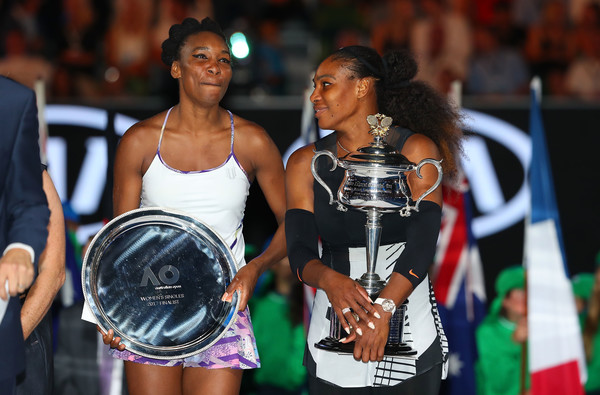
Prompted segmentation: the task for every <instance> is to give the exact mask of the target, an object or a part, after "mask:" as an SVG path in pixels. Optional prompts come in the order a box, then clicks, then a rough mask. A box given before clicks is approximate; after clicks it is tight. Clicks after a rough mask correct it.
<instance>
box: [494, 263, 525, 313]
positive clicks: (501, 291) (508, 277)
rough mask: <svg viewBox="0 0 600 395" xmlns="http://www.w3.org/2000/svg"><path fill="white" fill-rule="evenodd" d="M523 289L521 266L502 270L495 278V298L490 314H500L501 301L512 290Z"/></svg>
mask: <svg viewBox="0 0 600 395" xmlns="http://www.w3.org/2000/svg"><path fill="white" fill-rule="evenodd" d="M515 288H518V289H524V288H525V269H524V268H523V266H510V267H507V268H506V269H503V270H502V271H501V272H500V274H498V277H497V278H496V298H494V301H493V302H492V305H491V307H490V314H494V315H495V314H498V313H500V308H501V307H502V300H503V299H504V297H505V296H506V294H507V293H508V292H509V291H510V290H512V289H515Z"/></svg>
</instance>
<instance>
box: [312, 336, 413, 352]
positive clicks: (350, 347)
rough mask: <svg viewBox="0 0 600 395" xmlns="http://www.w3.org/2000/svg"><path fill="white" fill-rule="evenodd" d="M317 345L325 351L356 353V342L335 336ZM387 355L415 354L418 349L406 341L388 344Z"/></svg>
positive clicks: (386, 347) (386, 346) (316, 345)
mask: <svg viewBox="0 0 600 395" xmlns="http://www.w3.org/2000/svg"><path fill="white" fill-rule="evenodd" d="M315 347H317V348H320V349H322V350H325V351H332V352H337V353H339V354H353V353H354V342H350V343H341V342H340V341H339V340H338V339H334V338H333V337H326V338H324V339H322V340H321V341H319V342H318V343H315ZM384 354H385V355H389V356H396V357H398V356H408V357H410V356H414V355H416V354H417V351H416V350H413V349H412V348H411V347H410V346H409V345H408V344H406V343H397V344H386V345H385V350H384Z"/></svg>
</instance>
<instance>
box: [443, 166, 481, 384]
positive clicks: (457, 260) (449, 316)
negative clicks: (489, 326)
mask: <svg viewBox="0 0 600 395" xmlns="http://www.w3.org/2000/svg"><path fill="white" fill-rule="evenodd" d="M470 208H471V205H470V194H469V185H468V182H467V180H466V178H464V177H462V178H461V180H460V181H459V182H458V183H457V184H456V185H444V208H443V211H442V227H441V230H440V238H439V242H438V247H437V252H436V257H435V264H434V268H433V276H432V278H433V288H434V291H435V297H436V299H437V302H438V309H439V313H440V316H441V319H442V324H443V326H444V331H445V332H446V336H447V338H448V347H449V364H448V378H447V379H446V381H445V382H443V384H442V390H441V392H440V393H441V394H446V395H459V394H460V395H476V393H477V391H476V384H475V361H476V360H477V348H476V343H475V329H476V328H477V325H479V323H480V322H481V320H482V319H483V318H484V315H485V299H486V297H485V284H484V280H483V270H482V265H481V259H480V257H479V250H478V248H477V244H476V243H475V238H474V237H473V233H472V231H471V218H472V216H471V211H470V210H471V209H470Z"/></svg>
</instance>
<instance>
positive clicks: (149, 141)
mask: <svg viewBox="0 0 600 395" xmlns="http://www.w3.org/2000/svg"><path fill="white" fill-rule="evenodd" d="M161 115H162V114H157V115H154V116H152V117H150V118H147V119H144V120H142V121H139V122H137V123H135V124H133V125H132V126H131V127H130V128H129V129H127V131H126V132H125V134H123V137H121V141H120V142H119V146H120V149H128V150H136V151H137V150H141V152H145V151H146V150H147V149H152V150H155V149H156V147H157V145H158V139H159V137H160V129H161V126H162V121H163V120H164V116H161Z"/></svg>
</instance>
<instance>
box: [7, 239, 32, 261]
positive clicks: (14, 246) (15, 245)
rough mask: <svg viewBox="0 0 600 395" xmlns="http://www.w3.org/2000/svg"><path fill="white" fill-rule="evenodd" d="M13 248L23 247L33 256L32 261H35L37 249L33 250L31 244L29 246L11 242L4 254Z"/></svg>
mask: <svg viewBox="0 0 600 395" xmlns="http://www.w3.org/2000/svg"><path fill="white" fill-rule="evenodd" d="M13 248H22V249H24V250H25V251H27V252H28V253H29V255H30V256H31V263H33V261H34V260H35V251H33V248H31V246H28V245H27V244H24V243H10V244H9V245H8V246H6V248H5V249H4V252H3V253H2V255H6V252H7V251H9V250H12V249H13Z"/></svg>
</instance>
